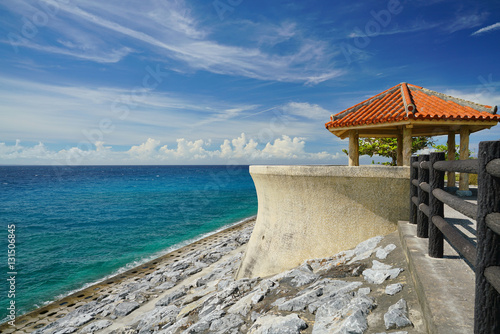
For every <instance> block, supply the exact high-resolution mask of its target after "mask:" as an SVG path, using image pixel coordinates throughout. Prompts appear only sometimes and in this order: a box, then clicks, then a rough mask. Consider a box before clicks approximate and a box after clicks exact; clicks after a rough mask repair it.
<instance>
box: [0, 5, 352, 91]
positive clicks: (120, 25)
mask: <svg viewBox="0 0 500 334" xmlns="http://www.w3.org/2000/svg"><path fill="white" fill-rule="evenodd" d="M21 2H22V1H21ZM23 3H24V2H23ZM6 6H7V7H9V10H10V11H12V12H16V11H17V12H19V11H20V10H19V8H15V7H16V6H15V5H13V4H9V3H7V4H6ZM20 7H21V8H24V10H23V11H20V12H21V13H23V15H32V14H28V13H33V10H35V11H36V10H38V9H36V8H32V7H31V6H29V5H26V6H20ZM198 15H200V14H198ZM205 22H206V20H200V19H197V17H196V15H195V13H193V10H191V8H189V7H188V6H187V5H186V4H185V3H184V1H165V2H147V3H145V2H142V3H138V2H133V3H131V4H129V5H127V4H123V3H122V2H113V1H100V2H98V1H95V2H94V1H88V2H85V3H82V2H80V3H78V4H75V3H72V2H68V3H66V2H64V3H63V2H58V12H57V15H55V16H54V17H51V18H50V20H49V21H48V24H47V26H45V27H43V29H44V36H45V37H46V38H45V39H43V40H41V39H36V38H33V39H29V40H28V39H24V38H23V40H22V41H17V42H14V43H11V44H13V45H17V46H18V47H19V46H24V47H28V48H31V49H36V50H39V51H42V52H47V53H54V54H62V55H66V56H69V57H74V58H78V59H85V60H90V61H94V62H98V63H114V62H118V61H120V60H122V59H123V58H124V57H126V56H128V55H130V54H131V53H136V52H137V53H138V54H139V53H141V51H140V50H143V49H144V47H145V45H146V48H147V51H148V52H147V53H148V54H149V56H148V57H150V58H155V59H158V58H163V59H165V60H166V62H168V63H169V66H171V68H172V69H176V70H178V69H179V67H185V66H187V67H188V70H193V69H194V70H205V71H209V72H212V73H217V74H223V75H236V76H244V77H249V78H254V79H260V80H272V81H287V82H303V83H307V84H317V83H320V82H322V81H325V80H329V79H332V78H334V77H338V76H340V75H342V74H343V73H344V72H343V71H342V70H340V69H337V68H334V67H333V65H334V64H333V61H332V59H333V57H334V56H335V54H334V52H332V48H331V47H330V46H329V44H328V43H327V42H325V41H322V40H317V39H313V37H310V36H309V35H308V34H307V32H304V33H302V32H301V33H299V32H300V28H299V27H297V24H296V23H294V22H285V23H281V24H276V25H272V24H266V25H265V29H264V31H261V33H260V34H259V35H260V36H264V37H262V40H260V41H254V42H255V43H251V42H250V41H248V43H247V45H246V46H242V45H230V44H228V43H227V42H226V41H222V40H217V39H216V37H215V35H214V34H211V30H212V29H213V27H211V26H209V25H208V24H207V23H205ZM204 23H205V26H204V25H203V24H204ZM211 24H213V22H212V23H211ZM255 25H256V26H257V24H255ZM49 31H50V33H49ZM52 35H53V36H57V37H53V36H52ZM61 35H62V36H63V37H61ZM19 36H20V35H19ZM51 37H52V38H54V40H53V41H51V40H50V38H51ZM290 38H294V44H295V45H296V47H295V48H294V49H293V51H291V52H289V53H288V54H280V53H279V52H276V50H273V48H272V47H271V48H270V49H269V46H270V45H271V46H274V45H275V44H277V43H280V42H283V41H286V40H288V39H290ZM3 42H4V43H9V42H10V41H5V40H4V41H3ZM136 50H139V51H136ZM175 61H177V62H178V63H176V62H175Z"/></svg>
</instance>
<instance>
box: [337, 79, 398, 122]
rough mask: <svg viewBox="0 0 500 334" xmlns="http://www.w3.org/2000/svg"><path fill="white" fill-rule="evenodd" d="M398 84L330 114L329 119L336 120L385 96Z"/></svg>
mask: <svg viewBox="0 0 500 334" xmlns="http://www.w3.org/2000/svg"><path fill="white" fill-rule="evenodd" d="M399 85H400V84H397V85H396V86H394V87H391V88H388V89H386V90H384V91H383V92H381V93H378V94H377V95H374V96H372V97H370V98H368V99H366V100H364V101H362V102H360V103H358V104H355V105H353V106H352V107H350V108H347V109H345V110H344V111H341V112H339V113H337V114H335V115H331V116H330V120H332V121H336V120H338V119H341V118H344V117H345V116H347V115H349V114H350V113H352V112H356V111H357V110H359V109H360V108H361V107H363V106H365V105H367V104H369V103H370V102H372V101H374V100H378V99H381V98H382V97H384V96H386V95H387V94H389V93H392V92H393V91H394V90H396V89H397V88H398V86H399Z"/></svg>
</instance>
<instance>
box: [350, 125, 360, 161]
mask: <svg viewBox="0 0 500 334" xmlns="http://www.w3.org/2000/svg"><path fill="white" fill-rule="evenodd" d="M349 166H359V134H358V131H356V130H349Z"/></svg>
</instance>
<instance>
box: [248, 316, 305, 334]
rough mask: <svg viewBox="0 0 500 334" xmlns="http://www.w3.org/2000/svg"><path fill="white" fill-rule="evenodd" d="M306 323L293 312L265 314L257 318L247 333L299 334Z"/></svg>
mask: <svg viewBox="0 0 500 334" xmlns="http://www.w3.org/2000/svg"><path fill="white" fill-rule="evenodd" d="M306 328H307V324H306V322H305V321H304V320H302V319H300V318H299V316H298V315H297V314H295V313H292V314H289V315H287V316H284V317H283V316H276V315H266V316H263V317H260V318H258V319H257V320H256V321H255V323H254V324H253V326H252V327H250V330H249V333H251V334H271V333H272V334H299V333H300V331H301V330H303V329H306Z"/></svg>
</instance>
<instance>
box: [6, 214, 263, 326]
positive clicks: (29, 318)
mask: <svg viewBox="0 0 500 334" xmlns="http://www.w3.org/2000/svg"><path fill="white" fill-rule="evenodd" d="M256 217H257V216H256V215H253V216H250V217H247V218H244V219H242V220H239V221H236V222H234V223H230V224H227V225H224V226H222V227H220V228H218V229H216V230H214V231H211V232H208V233H203V234H201V235H200V236H198V237H195V238H192V239H189V240H186V241H183V242H180V243H178V244H176V245H173V246H171V247H169V248H167V249H165V250H163V251H160V252H158V253H157V255H151V256H150V257H147V258H145V259H144V262H142V261H141V262H140V263H139V264H137V265H135V266H134V267H132V268H129V269H127V266H125V267H122V268H120V269H118V270H117V271H116V272H115V273H113V274H110V275H107V276H105V277H104V278H102V279H101V280H98V281H94V282H92V283H88V284H86V285H85V286H84V287H82V288H81V289H78V290H73V291H70V292H69V293H68V294H67V295H65V296H57V297H55V300H53V301H50V302H47V304H46V305H43V306H41V307H38V308H35V309H34V310H32V311H29V312H27V313H25V314H22V315H19V316H17V317H16V319H15V324H16V326H15V328H13V327H12V326H10V325H9V324H8V320H6V321H5V322H3V323H0V333H10V331H9V330H10V329H13V330H14V331H16V330H20V329H24V328H28V327H30V326H32V324H35V323H37V322H40V321H42V319H43V320H51V321H56V320H57V319H59V318H61V317H63V316H64V315H66V314H67V313H69V312H71V311H72V310H74V309H76V308H78V307H79V306H81V305H84V304H85V303H87V302H90V301H93V300H96V299H98V298H99V296H102V295H103V294H104V293H106V292H107V291H106V289H108V288H110V287H113V286H115V285H118V284H120V283H122V282H123V281H125V280H126V279H130V278H131V277H134V278H135V280H139V279H140V278H143V277H144V276H146V275H148V274H150V273H152V272H154V271H155V270H156V269H158V268H157V267H159V266H160V265H166V264H169V263H175V262H178V261H179V260H180V259H181V258H182V257H183V256H185V255H187V254H188V253H190V252H192V251H193V250H195V249H198V248H200V247H201V248H203V247H204V246H206V245H207V244H208V243H210V242H214V241H217V239H219V238H220V237H222V236H223V235H225V234H227V233H229V232H234V231H237V230H241V229H243V228H244V227H245V226H246V225H247V224H250V223H253V222H254V221H255V219H256ZM193 247H194V248H193ZM66 311H67V312H66ZM60 312H63V313H60ZM61 315H62V316H61ZM51 321H49V322H51ZM19 326H21V327H19ZM42 327H43V326H42ZM42 327H40V328H42ZM37 329H39V328H33V329H32V330H30V331H27V333H29V332H32V331H35V330H37Z"/></svg>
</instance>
